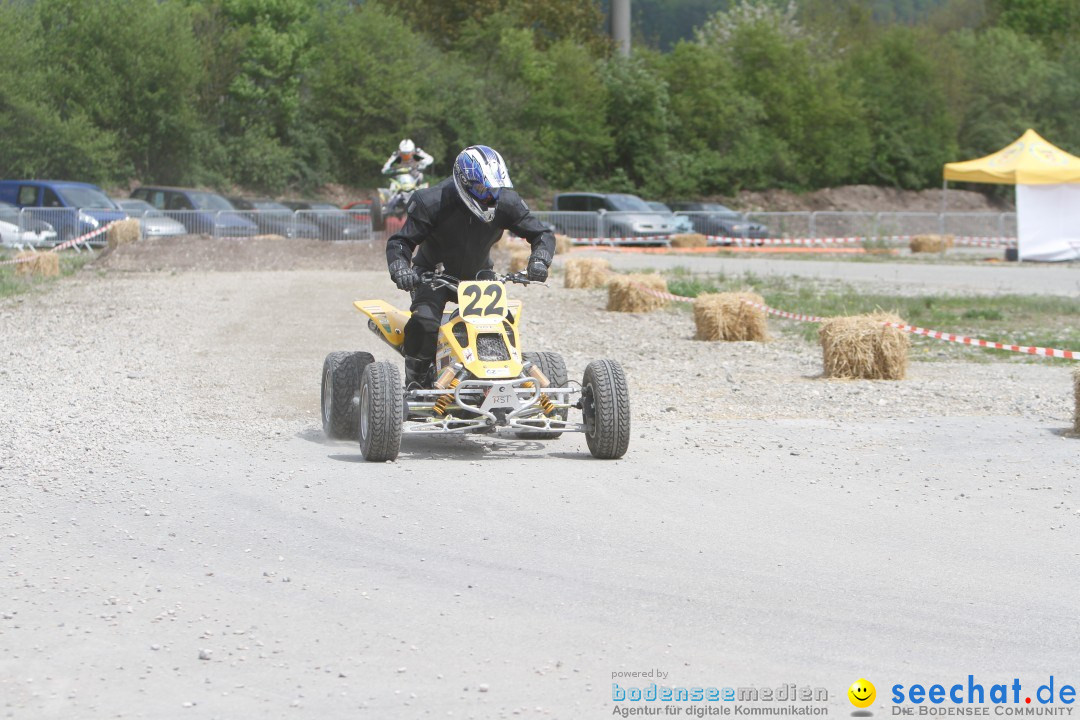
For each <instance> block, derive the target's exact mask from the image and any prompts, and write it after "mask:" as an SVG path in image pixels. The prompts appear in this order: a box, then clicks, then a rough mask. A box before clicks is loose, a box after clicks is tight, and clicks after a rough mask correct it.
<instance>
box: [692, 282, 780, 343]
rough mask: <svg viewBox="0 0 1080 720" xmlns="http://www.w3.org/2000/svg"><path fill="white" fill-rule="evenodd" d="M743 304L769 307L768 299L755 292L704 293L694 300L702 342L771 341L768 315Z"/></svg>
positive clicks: (696, 324)
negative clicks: (758, 304)
mask: <svg viewBox="0 0 1080 720" xmlns="http://www.w3.org/2000/svg"><path fill="white" fill-rule="evenodd" d="M743 300H750V301H751V302H756V303H760V304H761V305H764V304H765V300H764V298H762V297H761V296H760V295H758V294H757V293H752V292H737V293H734V292H726V293H702V294H701V295H698V296H697V299H696V300H694V325H695V326H697V334H696V335H695V336H694V337H695V338H697V339H698V340H726V341H729V342H731V341H740V340H752V341H755V342H764V341H765V340H768V339H769V333H768V325H767V324H766V322H765V311H764V310H760V309H758V308H756V307H754V306H753V305H747V304H746V303H744V302H743Z"/></svg>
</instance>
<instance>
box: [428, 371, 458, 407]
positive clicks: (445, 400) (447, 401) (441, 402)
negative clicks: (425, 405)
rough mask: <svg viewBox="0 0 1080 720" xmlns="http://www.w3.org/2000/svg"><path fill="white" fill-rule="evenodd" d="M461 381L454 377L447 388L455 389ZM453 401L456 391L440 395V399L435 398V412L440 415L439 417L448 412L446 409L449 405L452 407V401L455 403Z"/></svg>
mask: <svg viewBox="0 0 1080 720" xmlns="http://www.w3.org/2000/svg"><path fill="white" fill-rule="evenodd" d="M460 382H461V381H460V380H458V379H457V378H454V379H453V380H451V381H450V387H449V388H447V389H448V390H453V389H454V388H456V387H457V386H458V384H459V383H460ZM453 402H454V393H452V392H449V393H446V394H445V395H440V396H439V397H438V399H436V400H435V407H434V408H433V409H434V410H435V414H436V415H438V416H439V417H442V416H443V415H445V414H446V409H447V408H448V407H450V405H451V403H453Z"/></svg>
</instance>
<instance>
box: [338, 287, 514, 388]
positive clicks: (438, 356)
mask: <svg viewBox="0 0 1080 720" xmlns="http://www.w3.org/2000/svg"><path fill="white" fill-rule="evenodd" d="M491 285H498V286H500V288H501V287H502V283H494V282H472V283H461V287H460V289H459V298H461V291H462V290H467V288H468V287H469V286H479V287H481V288H486V287H487V286H491ZM504 297H505V296H504ZM461 299H465V298H461ZM353 305H354V306H355V307H356V309H357V310H359V311H360V312H362V313H364V314H365V315H367V316H368V317H369V318H371V320H372V321H373V322H374V324H375V327H376V328H378V330H379V333H380V334H381V335H382V337H383V339H384V340H386V342H388V343H389V344H390V345H392V346H393V347H395V348H398V349H399V350H400V348H401V345H402V343H404V342H405V323H407V322H408V321H409V318H410V317H412V313H411V312H409V311H407V310H399V309H398V308H396V307H394V306H393V305H391V304H390V303H388V302H386V301H384V300H357V301H356V302H354V303H353ZM473 305H474V306H475V303H473ZM459 306H460V308H464V307H467V306H468V302H466V303H464V304H462V303H460V302H459ZM460 308H459V310H460ZM479 309H480V312H479V313H477V312H474V313H473V314H468V315H465V316H464V317H463V316H462V315H461V314H460V312H453V313H450V314H449V315H448V316H447V315H444V316H443V317H444V318H445V321H444V322H443V324H442V325H441V326H440V327H439V336H438V345H437V349H436V352H435V368H436V373H437V372H438V371H439V370H441V369H442V368H444V367H445V366H447V365H448V364H450V362H451V361H456V362H458V363H460V364H461V365H462V366H463V367H464V368H465V369H466V370H467V371H468V372H469V373H470V374H471V375H472V376H473V377H475V378H479V379H482V380H484V379H490V380H505V379H511V378H516V377H520V376H521V371H522V361H521V334H520V332H519V330H518V328H519V326H520V323H521V301H520V300H505V299H504V300H503V301H502V303H499V304H496V303H494V302H493V303H491V304H490V306H489V308H487V309H484V308H482V307H481V308H479ZM488 309H491V310H494V311H495V314H488V312H487V310H488ZM504 312H505V313H508V315H503V314H502V313H504ZM458 326H463V327H464V331H465V334H466V338H467V340H466V342H465V343H464V344H462V343H459V342H458V341H457V338H456V337H455V336H454V331H455V329H457V327H458ZM511 331H512V332H511ZM457 332H458V334H460V333H461V332H462V331H461V330H457ZM480 335H495V336H498V337H499V338H501V340H502V342H503V344H504V345H505V346H506V349H507V353H506V354H507V355H509V359H508V360H496V361H491V360H481V359H480V353H479V351H478V348H477V344H478V343H477V338H478V336H480Z"/></svg>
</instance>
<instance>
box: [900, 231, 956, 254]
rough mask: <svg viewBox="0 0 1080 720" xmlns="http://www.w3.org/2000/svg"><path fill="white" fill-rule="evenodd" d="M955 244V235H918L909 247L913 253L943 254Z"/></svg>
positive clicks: (912, 239)
mask: <svg viewBox="0 0 1080 720" xmlns="http://www.w3.org/2000/svg"><path fill="white" fill-rule="evenodd" d="M955 242H956V237H955V236H954V235H916V236H915V237H913V238H911V243H910V245H909V246H910V247H911V252H913V253H943V252H945V251H946V250H948V249H949V248H951V247H952V246H953V244H954V243H955Z"/></svg>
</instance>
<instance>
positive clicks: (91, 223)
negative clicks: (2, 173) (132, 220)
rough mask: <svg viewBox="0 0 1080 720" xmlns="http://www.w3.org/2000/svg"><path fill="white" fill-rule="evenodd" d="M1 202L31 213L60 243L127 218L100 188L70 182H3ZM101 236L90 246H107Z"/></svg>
mask: <svg viewBox="0 0 1080 720" xmlns="http://www.w3.org/2000/svg"><path fill="white" fill-rule="evenodd" d="M0 201H3V202H6V203H10V204H12V205H15V206H16V207H20V208H27V209H29V210H30V212H31V214H32V215H33V217H35V218H36V219H38V220H42V221H44V222H47V223H48V224H49V225H52V227H53V229H54V230H56V233H57V235H58V236H59V239H60V240H68V239H70V238H73V237H75V236H77V235H85V234H86V233H89V232H92V231H94V230H96V229H98V228H100V227H101V226H102V225H105V224H107V223H110V222H113V221H114V220H123V219H124V218H126V217H127V214H126V213H124V212H123V211H122V210H120V208H118V207H116V205H115V204H114V203H113V201H112V200H110V199H109V198H108V197H107V196H106V195H105V192H104V191H103V190H102V189H101V188H99V187H98V186H97V185H91V184H89V183H81V182H69V181H67V180H0ZM105 242H106V240H105V236H104V235H103V234H102V235H99V236H97V237H96V238H94V239H93V240H92V241H91V244H96V245H103V244H105Z"/></svg>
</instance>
